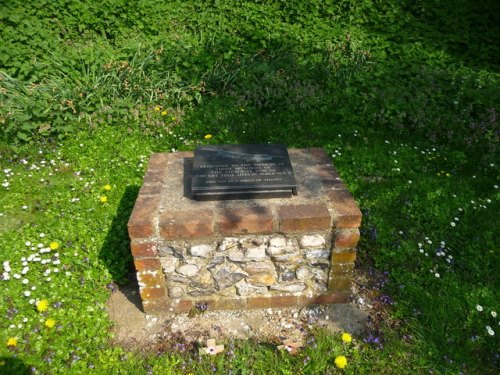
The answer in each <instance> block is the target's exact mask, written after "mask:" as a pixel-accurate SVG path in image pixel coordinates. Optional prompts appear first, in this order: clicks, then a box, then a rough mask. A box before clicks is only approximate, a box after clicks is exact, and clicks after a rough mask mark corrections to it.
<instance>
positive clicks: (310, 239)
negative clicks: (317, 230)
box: [300, 234, 326, 247]
mask: <svg viewBox="0 0 500 375" xmlns="http://www.w3.org/2000/svg"><path fill="white" fill-rule="evenodd" d="M325 243H326V241H325V238H324V237H323V236H322V235H321V234H313V235H305V236H304V237H302V238H301V239H300V244H301V245H302V247H321V246H323V245H324V244H325Z"/></svg>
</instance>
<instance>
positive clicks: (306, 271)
mask: <svg viewBox="0 0 500 375" xmlns="http://www.w3.org/2000/svg"><path fill="white" fill-rule="evenodd" d="M295 274H296V275H297V279H298V280H305V279H310V278H311V277H313V276H314V274H313V272H312V271H311V269H310V268H309V267H306V266H303V267H300V268H299V269H298V270H297V271H296V272H295Z"/></svg>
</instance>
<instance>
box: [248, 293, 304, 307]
mask: <svg viewBox="0 0 500 375" xmlns="http://www.w3.org/2000/svg"><path fill="white" fill-rule="evenodd" d="M298 302H299V297H298V296H295V295H285V296H271V297H248V299H247V308H249V309H263V308H267V307H272V308H282V307H291V306H296V305H297V304H298Z"/></svg>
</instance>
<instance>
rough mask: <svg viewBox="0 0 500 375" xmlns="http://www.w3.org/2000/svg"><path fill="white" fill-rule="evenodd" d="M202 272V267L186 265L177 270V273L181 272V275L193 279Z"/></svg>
mask: <svg viewBox="0 0 500 375" xmlns="http://www.w3.org/2000/svg"><path fill="white" fill-rule="evenodd" d="M199 270H200V267H198V266H197V265H195V264H184V265H182V266H180V267H179V268H177V272H179V273H180V274H181V275H184V276H187V277H192V276H195V275H196V274H197V273H198V271H199Z"/></svg>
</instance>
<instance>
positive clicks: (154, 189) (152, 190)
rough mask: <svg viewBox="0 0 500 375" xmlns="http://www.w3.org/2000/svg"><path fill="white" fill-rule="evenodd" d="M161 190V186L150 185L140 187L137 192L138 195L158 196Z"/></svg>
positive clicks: (156, 184)
mask: <svg viewBox="0 0 500 375" xmlns="http://www.w3.org/2000/svg"><path fill="white" fill-rule="evenodd" d="M162 188H163V185H162V184H158V183H155V184H152V185H146V184H144V185H142V187H141V190H139V195H158V194H160V193H161V190H162Z"/></svg>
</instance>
